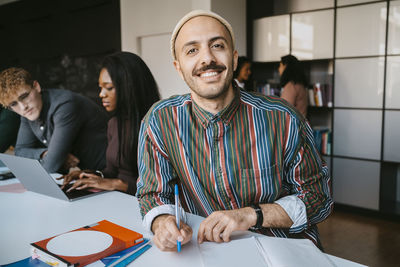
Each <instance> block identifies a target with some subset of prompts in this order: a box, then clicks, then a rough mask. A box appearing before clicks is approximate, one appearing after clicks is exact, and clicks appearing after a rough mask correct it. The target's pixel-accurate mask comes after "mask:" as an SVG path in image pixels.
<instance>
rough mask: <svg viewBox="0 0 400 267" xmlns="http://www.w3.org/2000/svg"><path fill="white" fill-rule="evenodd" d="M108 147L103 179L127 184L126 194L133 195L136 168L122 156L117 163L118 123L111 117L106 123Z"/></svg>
mask: <svg viewBox="0 0 400 267" xmlns="http://www.w3.org/2000/svg"><path fill="white" fill-rule="evenodd" d="M107 138H108V146H107V151H106V160H107V163H106V165H107V167H106V168H105V169H104V170H103V174H104V177H106V178H117V179H121V180H122V181H124V182H125V183H128V192H127V193H128V194H131V195H135V193H136V180H137V167H136V165H133V164H132V163H131V161H130V160H129V159H128V158H127V157H126V156H124V155H127V154H129V152H128V151H126V152H127V153H123V155H121V159H120V162H118V152H119V151H118V150H119V138H118V122H117V117H112V118H111V119H110V120H109V122H108V128H107Z"/></svg>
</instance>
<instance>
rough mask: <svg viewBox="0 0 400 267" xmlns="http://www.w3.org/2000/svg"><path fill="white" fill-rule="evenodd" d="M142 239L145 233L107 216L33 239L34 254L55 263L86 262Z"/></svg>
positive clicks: (72, 264) (84, 263) (32, 249)
mask: <svg viewBox="0 0 400 267" xmlns="http://www.w3.org/2000/svg"><path fill="white" fill-rule="evenodd" d="M141 242H143V235H142V234H139V233H137V232H135V231H132V230H129V229H127V228H124V227H122V226H119V225H117V224H115V223H112V222H110V221H107V220H103V221H100V222H97V223H94V224H92V225H88V226H84V227H82V228H79V229H76V230H73V231H70V232H67V233H63V234H60V235H56V236H53V237H50V238H47V239H44V240H41V241H38V242H35V243H31V255H32V257H33V258H38V259H39V260H41V261H43V262H46V263H47V264H49V265H52V266H57V267H59V266H60V267H61V266H85V265H87V264H89V263H92V262H94V261H97V260H99V259H102V258H104V257H107V256H109V255H111V254H114V253H116V252H119V251H121V250H124V249H126V248H128V247H131V246H133V245H136V244H139V243H141Z"/></svg>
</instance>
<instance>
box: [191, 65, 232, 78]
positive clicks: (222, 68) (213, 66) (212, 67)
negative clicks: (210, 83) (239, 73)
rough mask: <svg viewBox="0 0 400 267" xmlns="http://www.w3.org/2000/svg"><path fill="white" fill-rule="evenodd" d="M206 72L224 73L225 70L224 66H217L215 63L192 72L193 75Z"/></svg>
mask: <svg viewBox="0 0 400 267" xmlns="http://www.w3.org/2000/svg"><path fill="white" fill-rule="evenodd" d="M207 70H216V71H224V70H226V67H225V66H224V65H217V63H215V62H212V63H211V64H209V65H206V66H203V67H201V68H199V69H196V70H194V71H193V73H192V74H193V75H199V74H200V73H201V72H204V71H207Z"/></svg>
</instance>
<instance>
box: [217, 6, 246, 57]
mask: <svg viewBox="0 0 400 267" xmlns="http://www.w3.org/2000/svg"><path fill="white" fill-rule="evenodd" d="M211 10H212V11H213V12H215V13H217V14H219V15H221V16H222V17H223V18H224V19H226V20H227V21H228V22H229V23H230V24H231V25H232V28H233V32H234V34H235V39H236V50H237V51H238V53H239V55H240V56H246V39H247V38H246V0H213V1H212V2H211Z"/></svg>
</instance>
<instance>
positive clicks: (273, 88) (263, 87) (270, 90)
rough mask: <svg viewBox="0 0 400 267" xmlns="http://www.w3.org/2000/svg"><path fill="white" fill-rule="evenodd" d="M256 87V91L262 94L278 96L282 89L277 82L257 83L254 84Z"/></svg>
mask: <svg viewBox="0 0 400 267" xmlns="http://www.w3.org/2000/svg"><path fill="white" fill-rule="evenodd" d="M256 89H257V92H259V93H261V94H263V95H273V96H280V95H281V90H282V89H281V88H280V87H279V85H278V84H271V83H263V84H258V85H257V86H256Z"/></svg>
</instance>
